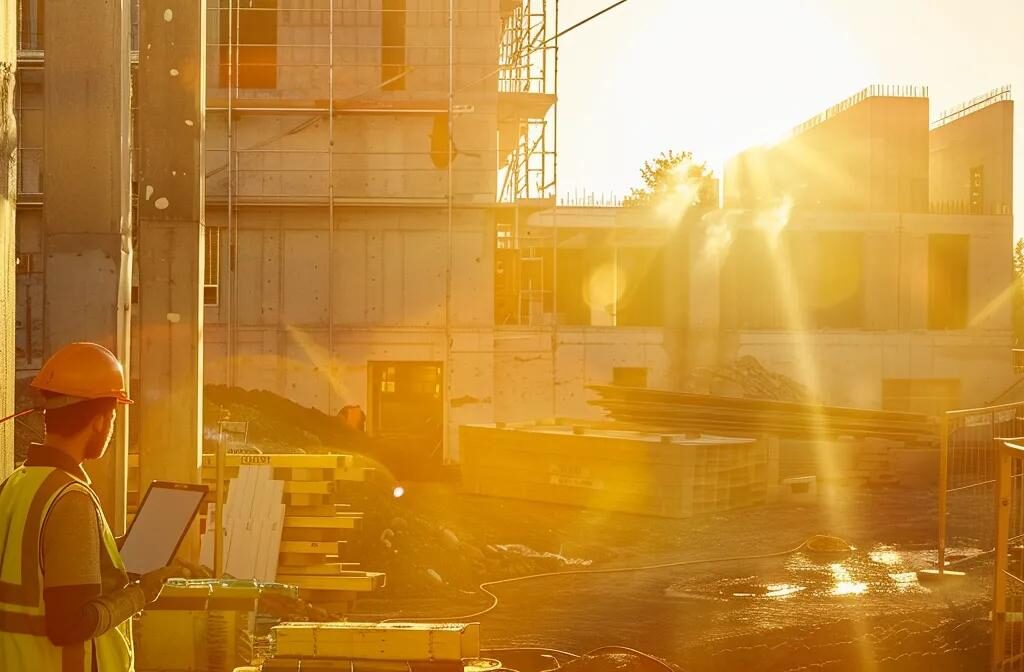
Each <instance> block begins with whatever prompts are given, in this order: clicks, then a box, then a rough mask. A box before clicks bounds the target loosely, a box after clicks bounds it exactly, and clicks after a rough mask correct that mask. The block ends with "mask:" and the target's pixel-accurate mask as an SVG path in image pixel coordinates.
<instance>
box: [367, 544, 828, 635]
mask: <svg viewBox="0 0 1024 672" xmlns="http://www.w3.org/2000/svg"><path fill="white" fill-rule="evenodd" d="M809 541H810V540H809V539H808V540H805V541H803V542H801V543H800V544H799V545H798V546H795V547H793V548H790V549H787V550H785V551H777V552H774V553H759V554H756V555H736V556H732V557H725V558H700V559H695V560H678V561H675V562H663V563H659V564H656V565H638V566H635V567H610V568H605V569H573V570H569V571H564V572H543V573H540V574H528V575H526V576H514V577H512V578H508V579H498V580H496V581H485V582H484V583H481V584H480V586H479V588H478V590H479V592H481V593H485V594H487V595H488V596H490V598H491V604H490V605H489V606H488V607H486V608H484V609H481V610H479V611H475V612H473V613H471V614H463V615H460V616H445V617H437V616H419V617H416V618H398V617H396V618H387V619H384V620H383V621H381V622H382V623H395V622H424V621H466V620H470V619H473V618H479V617H481V616H484V615H485V614H488V613H490V612H492V611H494V609H496V608H497V606H498V596H497V595H496V594H494V593H493V592H492V591H491V590H489V589H490V588H492V587H494V586H502V585H507V584H510V583H519V582H522V581H534V580H536V579H547V578H552V577H561V576H591V575H596V574H626V573H631V572H650V571H655V570H658V569H670V568H673V567H693V566H695V565H707V564H718V563H726V562H743V561H748V560H767V559H768V558H780V557H783V556H786V555H792V554H793V553H796V552H798V551H801V550H803V549H804V548H805V547H806V546H807V544H808V542H809Z"/></svg>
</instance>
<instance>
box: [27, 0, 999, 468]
mask: <svg viewBox="0 0 1024 672" xmlns="http://www.w3.org/2000/svg"><path fill="white" fill-rule="evenodd" d="M24 1H25V2H26V3H27V4H26V7H29V5H31V4H32V3H29V0H24ZM442 4H443V3H436V2H430V1H428V0H379V1H377V2H372V3H364V4H360V5H358V7H357V6H356V5H350V4H347V3H345V2H342V1H340V0H335V1H334V2H324V3H321V4H320V5H317V7H315V8H311V7H310V6H309V5H308V3H306V4H300V3H298V2H291V1H290V0H289V1H286V0H278V1H274V0H260V1H259V2H254V3H250V5H249V6H247V7H244V8H240V7H238V6H237V5H235V4H234V3H229V4H228V3H225V4H224V5H215V6H212V7H211V8H210V9H209V14H208V17H207V18H208V51H207V57H208V68H207V91H206V93H207V131H206V174H207V182H206V225H207V230H206V243H205V244H206V271H205V283H206V289H205V299H206V304H207V306H206V311H205V327H204V330H205V332H204V352H205V380H206V382H207V383H215V384H227V385H236V386H240V387H244V388H260V389H268V390H271V391H274V392H276V393H278V394H281V395H283V396H286V397H288V398H290V399H292V400H294V401H296V402H298V403H301V404H305V405H310V406H316V407H317V408H320V409H321V410H323V411H325V412H328V413H332V414H334V413H338V412H339V411H340V410H341V409H342V408H343V407H345V406H348V405H352V404H358V405H360V406H362V407H363V408H364V409H365V410H366V411H367V413H368V429H369V430H370V431H371V432H372V433H374V434H377V435H379V436H382V437H391V438H394V439H395V440H396V441H400V442H403V444H408V445H410V446H418V447H419V450H421V451H425V452H427V453H429V454H433V455H435V456H441V455H444V457H445V459H447V460H449V461H457V460H458V445H457V436H458V432H457V428H458V427H459V426H461V425H464V424H471V423H488V422H493V421H524V420H532V419H537V418H546V417H554V416H567V417H588V416H590V417H593V416H594V415H595V413H596V412H595V410H594V409H593V408H592V407H591V406H590V404H589V403H588V402H589V400H590V395H589V394H588V393H587V391H586V386H587V385H588V384H594V383H598V384H605V383H620V384H624V385H632V386H649V387H658V388H679V387H681V386H684V385H686V384H687V378H688V374H689V373H690V372H691V371H692V370H693V369H694V368H697V367H706V366H713V365H715V364H720V363H725V362H728V361H731V360H733V359H735V358H737V357H740V356H743V355H748V354H749V355H754V356H756V357H757V358H758V359H760V360H761V361H762V362H763V363H764V364H765V365H766V366H767V367H768V368H770V369H774V370H776V371H778V372H780V373H784V374H787V375H789V376H791V377H792V378H794V379H796V380H798V381H800V382H802V383H804V384H806V385H808V386H809V387H811V388H812V389H813V390H814V391H815V393H816V394H817V395H818V396H819V397H820V398H821V399H822V401H825V402H827V403H831V404H837V405H851V406H864V407H885V408H894V409H897V408H898V409H912V410H922V411H928V412H934V411H937V410H940V409H942V408H947V407H952V406H961V405H965V404H980V403H984V402H985V401H987V400H989V399H991V398H993V397H994V396H996V395H997V394H998V393H999V392H1000V391H1001V389H1002V388H1004V387H1005V386H1006V385H1008V384H1009V382H1010V379H1011V377H1012V372H1011V369H1010V365H1009V357H1010V355H1009V347H1010V341H1011V336H1010V303H1009V301H1008V300H1006V299H1007V297H1008V294H1007V292H1006V290H1007V288H1008V287H1009V285H1010V279H1011V268H1010V251H1011V247H1012V202H1010V193H1011V192H1010V188H1009V185H1010V184H1011V180H1012V160H1011V155H1010V151H1011V145H1012V126H1010V119H1011V116H1010V115H1011V111H1010V110H1011V108H1012V102H1010V101H1009V100H1008V96H1006V95H1004V94H1001V93H1000V94H998V95H996V96H990V97H989V98H991V99H986V100H983V101H972V102H971V103H970V104H968V105H967V106H965V107H964V108H963V109H960V110H955V111H953V112H951V113H948V114H946V115H943V117H942V118H941V119H940V120H939V122H937V123H936V124H935V125H934V128H932V129H929V114H930V112H929V106H928V99H927V92H926V91H925V90H922V89H914V88H909V87H908V88H900V87H872V88H869V89H866V90H865V91H863V92H861V93H859V94H857V95H856V96H854V97H852V98H851V99H849V100H847V101H844V102H842V103H840V104H839V105H837V106H834V107H833V108H830V109H829V110H827V111H825V112H823V113H822V114H820V115H817V116H816V117H814V118H813V119H811V120H809V121H808V122H806V123H804V124H802V125H801V126H799V127H798V128H797V129H796V130H795V132H794V134H793V135H792V137H791V138H789V139H788V140H787V141H785V142H783V143H781V144H780V145H778V146H776V147H773V148H770V149H752V150H750V151H748V152H744V153H743V154H741V155H740V156H738V157H737V158H736V159H735V160H733V161H732V162H730V164H729V165H728V166H727V169H726V173H725V176H724V185H723V203H724V208H723V209H722V210H718V211H715V212H711V213H708V214H706V215H704V216H703V217H699V216H696V215H695V214H694V213H691V214H690V215H688V216H686V217H682V216H680V215H679V214H678V213H676V214H675V215H672V216H668V217H667V218H666V216H665V215H664V213H661V214H658V213H655V212H652V211H647V210H642V209H623V208H554V207H553V205H554V193H555V184H556V180H555V174H554V161H553V159H554V133H555V124H554V121H555V101H556V95H555V94H556V92H555V91H554V76H553V75H554V52H553V49H551V48H548V47H550V46H553V42H549V41H548V40H549V38H550V36H551V35H552V34H553V33H554V30H553V22H552V21H551V18H552V10H553V3H545V2H544V1H543V0H516V1H505V0H502V1H500V2H499V1H498V0H476V1H475V2H472V3H459V8H458V10H457V11H456V13H455V14H454V15H452V16H451V17H449V15H448V12H447V5H444V6H442ZM321 5H322V6H321ZM32 6H33V7H39V6H41V5H32ZM29 10H30V11H23V12H22V14H21V16H22V17H23V21H26V20H31V18H32V17H33V16H35V14H33V11H31V7H29ZM232 17H233V20H232ZM449 18H450V19H451V22H450V23H449ZM29 28H31V26H29ZM22 35H23V46H25V47H26V48H25V49H23V50H22V51H21V58H22V60H23V61H24V62H25V63H26V64H27V65H28V66H30V67H28V68H26V69H25V70H23V71H22V74H21V80H20V84H21V87H20V89H19V96H20V98H19V104H20V105H19V114H20V115H21V117H20V121H21V124H22V128H23V129H24V132H23V134H22V137H21V140H20V147H19V149H20V156H21V169H20V173H19V187H20V191H21V195H22V199H21V202H20V204H19V211H18V215H19V227H18V237H19V238H18V250H19V259H20V260H21V265H20V266H19V272H21V273H22V274H21V275H20V276H19V306H18V310H19V321H18V327H19V329H18V357H19V364H20V367H21V368H22V369H23V370H24V371H25V373H29V372H31V371H32V370H33V369H34V368H36V367H38V366H39V365H40V364H41V345H40V339H41V331H42V329H41V326H40V323H39V320H40V317H39V312H38V306H39V304H40V302H41V296H40V292H41V281H40V277H41V273H42V271H43V269H42V265H41V260H40V257H39V255H40V253H41V250H40V247H39V242H38V241H39V234H38V225H37V221H38V219H37V218H38V215H37V212H38V208H39V205H40V204H41V203H42V200H43V198H44V195H43V194H42V193H41V189H40V186H39V185H40V182H39V180H38V178H37V175H38V171H39V166H40V164H41V158H42V157H41V151H40V147H41V142H38V140H37V137H38V134H37V131H36V130H34V129H35V128H36V126H35V125H36V124H37V123H38V122H37V121H36V120H37V119H38V114H39V110H40V109H41V101H40V99H39V97H38V96H37V95H36V91H37V89H38V87H39V85H40V82H41V78H42V73H43V69H42V60H43V59H42V54H41V53H40V52H38V51H33V50H32V49H31V48H29V47H32V46H33V43H31V39H30V38H31V35H32V31H31V30H30V29H29V30H26V28H25V26H24V25H23V28H22ZM26 40H27V41H26ZM537 44H543V45H546V46H545V47H543V48H539V49H535V48H533V47H531V46H530V45H537ZM35 46H38V45H35ZM189 121H190V120H188V119H183V120H182V123H185V124H187V123H188V122H189ZM979 166H981V169H980V172H979V168H978V167H979ZM978 180H980V183H981V187H978V186H977V185H975V182H976V181H978ZM143 197H145V196H144V195H143ZM972 199H973V200H972ZM960 202H964V203H968V204H970V203H975V205H970V206H961V205H956V206H954V205H951V204H952V203H960ZM136 328H138V327H136Z"/></svg>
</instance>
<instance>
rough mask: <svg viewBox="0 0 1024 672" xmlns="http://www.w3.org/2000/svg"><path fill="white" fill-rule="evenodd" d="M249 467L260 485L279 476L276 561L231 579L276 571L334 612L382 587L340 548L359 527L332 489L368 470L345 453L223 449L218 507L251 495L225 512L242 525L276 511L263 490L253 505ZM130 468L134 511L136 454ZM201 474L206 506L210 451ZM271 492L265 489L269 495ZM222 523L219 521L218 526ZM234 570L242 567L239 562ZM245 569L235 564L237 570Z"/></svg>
mask: <svg viewBox="0 0 1024 672" xmlns="http://www.w3.org/2000/svg"><path fill="white" fill-rule="evenodd" d="M250 467H257V468H261V469H262V470H263V471H264V474H265V476H263V477H262V478H263V479H264V480H263V481H261V482H262V483H264V486H263V487H266V486H265V484H266V483H272V482H275V481H276V482H279V483H280V486H279V487H280V492H281V498H280V500H278V501H279V502H281V503H283V506H284V518H283V521H282V525H281V537H280V549H279V551H278V552H277V554H276V562H272V563H271V564H272V565H273V566H272V570H273V572H271V571H270V570H271V565H266V564H260V565H259V566H260V567H263V568H264V571H262V572H259V573H260V574H261V576H260V577H257V576H255V574H253V575H250V576H238V575H235V576H236V578H263V577H265V576H267V577H269V579H268V580H273V579H275V577H276V580H277V581H279V582H282V583H288V584H292V585H296V586H298V587H299V588H300V590H301V594H302V597H303V599H306V600H308V601H309V602H312V603H314V604H316V605H317V606H319V607H321V608H324V609H329V610H333V611H347V610H348V609H349V608H350V607H351V604H352V602H353V601H354V600H355V599H356V597H357V596H358V595H360V594H365V593H367V592H371V591H375V590H379V589H381V588H382V587H383V586H384V581H385V576H384V574H382V573H379V572H369V571H360V569H359V564H358V562H356V559H354V558H352V557H350V556H347V555H346V553H345V544H346V541H347V540H349V539H351V538H352V535H354V534H357V533H358V531H359V530H360V528H361V526H362V514H361V513H359V512H355V511H352V510H351V509H350V507H349V505H348V504H346V503H344V502H343V501H342V500H343V498H344V493H343V492H341V491H339V486H340V485H343V484H344V483H346V482H358V481H364V480H366V478H367V477H368V475H369V474H370V473H372V471H373V470H372V469H369V468H366V467H365V466H364V465H363V464H362V463H361V462H360V461H359V460H357V459H356V458H354V457H353V456H352V455H311V454H275V455H266V454H251V453H244V454H242V453H233V454H229V455H227V456H226V462H225V470H224V475H225V478H226V479H229V480H228V486H227V489H226V492H225V511H226V512H227V513H232V512H231V511H229V509H232V508H233V507H231V506H230V501H231V500H236V499H237V498H239V497H241V499H237V501H239V502H243V501H251V503H250V504H249V505H244V504H240V505H239V506H238V507H237V509H235V510H234V513H233V514H232V515H235V518H234V519H235V520H236V521H238V520H241V521H242V523H241V524H242V525H243V526H244V525H246V524H247V523H246V520H247V519H248V520H253V519H256V518H258V517H271V518H273V517H276V516H277V513H276V510H271V508H269V507H271V506H272V502H269V500H268V501H267V502H264V498H263V497H260V498H259V500H260V502H262V503H260V505H259V506H258V507H254V504H255V503H256V498H255V492H256V491H257V490H259V489H260V487H261V486H259V485H257V484H256V482H255V481H253V480H251V479H252V478H253V477H252V476H246V475H244V474H243V472H244V471H249V469H248V468H250ZM243 468H246V469H243ZM129 469H130V471H129V484H130V485H129V487H130V490H129V514H130V515H133V514H134V512H135V506H137V503H138V500H139V494H138V490H139V487H138V486H139V483H138V455H130V456H129ZM202 479H203V482H204V483H205V484H207V485H208V486H209V487H210V494H209V496H208V498H207V501H206V503H207V504H208V505H209V504H212V503H213V502H214V499H215V496H216V495H215V493H216V488H217V485H216V457H215V456H214V455H204V456H203V463H202ZM132 485H134V491H133V490H132ZM271 487H277V486H271ZM236 489H237V490H243V489H244V492H245V493H248V494H243V495H235V494H233V492H234V490H236ZM247 497H248V498H249V499H246V498H247ZM273 499H274V497H273V496H272V497H271V498H270V500H273ZM268 502H269V503H268ZM257 509H258V510H257ZM205 512H206V509H205V508H204V513H205ZM246 514H248V518H247V516H246ZM239 516H240V517H239ZM203 523H204V526H210V527H212V524H213V523H212V521H209V520H205V521H203ZM228 526H229V525H228V524H225V528H227V527H228ZM211 545H212V538H211ZM272 555H273V553H272ZM263 557H264V556H263V555H261V558H263ZM206 559H207V560H208V562H204V563H203V564H206V565H207V566H212V550H211V551H208V557H206ZM225 569H226V570H227V571H228V572H229V573H231V569H232V567H231V566H228V565H225ZM235 569H236V571H242V570H240V569H239V568H238V567H235ZM246 573H248V572H244V571H242V574H246ZM271 574H273V575H271ZM233 575H234V574H233Z"/></svg>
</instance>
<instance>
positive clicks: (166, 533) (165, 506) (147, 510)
mask: <svg viewBox="0 0 1024 672" xmlns="http://www.w3.org/2000/svg"><path fill="white" fill-rule="evenodd" d="M206 492H207V487H206V486H205V485H192V484H186V483H163V482H159V481H157V482H154V483H153V484H152V485H151V486H149V491H148V492H147V493H146V497H145V499H143V500H142V505H141V506H140V507H139V513H138V515H136V516H135V520H134V521H133V522H132V526H131V528H130V529H129V530H128V535H127V536H126V537H125V540H124V544H123V545H122V546H121V559H122V560H124V565H125V571H127V572H128V573H129V574H139V575H141V574H146V573H147V572H152V571H153V570H156V569H160V568H161V567H166V566H167V565H169V564H170V563H171V561H172V560H173V559H174V554H175V553H176V552H177V551H178V546H179V545H180V544H181V541H182V539H184V537H185V533H186V532H187V531H188V528H189V526H190V525H191V524H192V520H193V519H194V518H195V517H196V513H198V512H199V507H200V505H201V504H202V502H203V497H205V496H206Z"/></svg>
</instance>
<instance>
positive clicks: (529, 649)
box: [480, 645, 676, 672]
mask: <svg viewBox="0 0 1024 672" xmlns="http://www.w3.org/2000/svg"><path fill="white" fill-rule="evenodd" d="M608 651H620V652H623V653H629V654H632V655H634V656H639V657H641V658H643V659H645V660H647V661H649V662H652V663H654V664H655V665H658V666H659V667H661V668H662V669H665V670H668V672H676V670H675V669H674V668H673V667H672V666H671V665H669V664H668V663H666V662H665V661H663V660H659V659H658V658H655V657H654V656H652V655H651V654H649V653H644V652H643V651H640V650H638V649H634V648H631V647H628V646H618V645H608V646H599V647H598V648H596V649H592V650H590V651H587V652H586V653H584V654H582V655H581V654H577V653H571V652H569V651H562V650H561V649H549V648H546V647H540V646H510V647H504V648H498V649H482V650H481V651H480V653H481V654H490V653H520V652H521V653H537V654H540V655H542V656H544V657H547V658H552V659H553V660H554V661H555V664H556V665H557V667H555V668H553V670H557V669H560V668H561V664H559V662H558V658H556V657H555V656H554V655H551V654H557V655H560V656H565V657H566V658H571V659H572V660H578V659H580V658H587V657H588V656H596V655H598V654H601V653H604V652H608Z"/></svg>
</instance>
